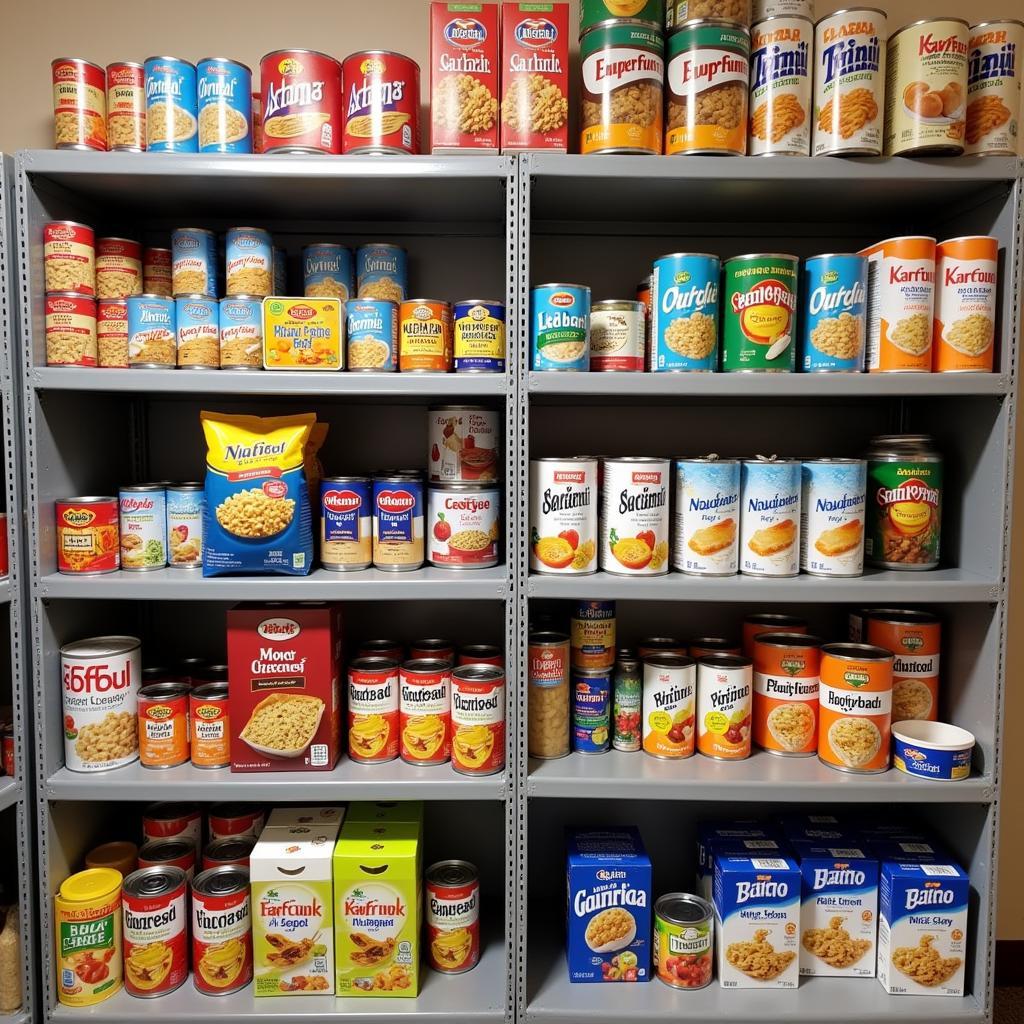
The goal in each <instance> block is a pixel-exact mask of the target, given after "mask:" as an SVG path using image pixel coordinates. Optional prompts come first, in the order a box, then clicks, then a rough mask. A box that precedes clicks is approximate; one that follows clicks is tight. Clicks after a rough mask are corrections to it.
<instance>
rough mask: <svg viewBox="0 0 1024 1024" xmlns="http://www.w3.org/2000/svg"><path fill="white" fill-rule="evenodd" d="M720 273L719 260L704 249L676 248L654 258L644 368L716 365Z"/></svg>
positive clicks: (663, 369) (710, 369)
mask: <svg viewBox="0 0 1024 1024" xmlns="http://www.w3.org/2000/svg"><path fill="white" fill-rule="evenodd" d="M720 277H721V263H720V261H719V259H718V257H717V256H712V255H710V254H708V253H692V252H676V253H671V254H669V255H667V256H659V257H658V259H656V260H655V261H654V273H653V274H652V275H651V285H650V298H651V347H650V354H649V357H648V363H647V368H648V369H649V370H651V371H652V372H654V373H659V372H672V373H676V372H679V371H681V370H689V371H700V372H705V373H708V372H713V371H714V370H715V369H717V367H718V352H717V348H718V288H719V279H720Z"/></svg>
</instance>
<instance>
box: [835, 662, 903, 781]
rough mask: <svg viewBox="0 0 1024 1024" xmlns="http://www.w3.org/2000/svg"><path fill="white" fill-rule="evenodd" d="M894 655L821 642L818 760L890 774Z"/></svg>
mask: <svg viewBox="0 0 1024 1024" xmlns="http://www.w3.org/2000/svg"><path fill="white" fill-rule="evenodd" d="M892 663H893V656H892V653H891V652H889V651H887V650H885V649H884V648H882V647H875V646H873V645H871V644H825V645H824V646H823V647H822V648H821V684H820V686H819V689H818V702H819V708H820V726H819V730H818V759H819V760H820V761H822V762H823V763H824V764H827V765H828V766H829V767H830V768H835V769H837V770H839V771H841V772H858V773H862V774H872V773H877V772H884V771H888V769H889V764H890V749H889V748H890V728H891V724H892V719H891V715H892Z"/></svg>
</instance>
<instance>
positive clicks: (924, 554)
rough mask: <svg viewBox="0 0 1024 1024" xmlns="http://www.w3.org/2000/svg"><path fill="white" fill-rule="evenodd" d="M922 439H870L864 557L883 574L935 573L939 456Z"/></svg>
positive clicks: (921, 436)
mask: <svg viewBox="0 0 1024 1024" xmlns="http://www.w3.org/2000/svg"><path fill="white" fill-rule="evenodd" d="M934 445H935V442H934V440H933V439H932V438H931V437H929V436H928V435H927V434H883V435H880V436H878V437H873V438H872V439H871V442H870V445H869V448H868V451H867V454H866V456H865V457H866V458H867V463H868V488H867V509H868V515H867V527H866V528H867V533H866V535H865V540H864V554H865V556H866V558H867V560H868V563H869V564H870V565H875V566H879V567H880V568H883V569H935V568H937V567H938V564H939V554H940V551H939V540H940V534H941V528H942V456H941V455H940V454H939V453H938V452H937V451H936V450H935V446H934Z"/></svg>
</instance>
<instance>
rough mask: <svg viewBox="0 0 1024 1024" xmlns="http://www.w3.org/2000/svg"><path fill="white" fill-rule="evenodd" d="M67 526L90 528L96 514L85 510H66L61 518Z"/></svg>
mask: <svg viewBox="0 0 1024 1024" xmlns="http://www.w3.org/2000/svg"><path fill="white" fill-rule="evenodd" d="M61 518H62V519H63V520H64V522H65V523H67V525H68V526H91V525H92V523H93V521H94V520H95V519H96V513H95V512H92V511H90V510H89V509H87V508H68V509H65V510H64V514H63V515H62V516H61Z"/></svg>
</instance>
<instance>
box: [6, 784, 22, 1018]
mask: <svg viewBox="0 0 1024 1024" xmlns="http://www.w3.org/2000/svg"><path fill="white" fill-rule="evenodd" d="M24 788H25V787H24V786H23V785H22V783H20V782H19V781H18V780H17V779H16V778H14V777H13V776H11V775H7V776H4V778H3V779H2V780H0V811H6V810H7V809H8V808H9V807H13V806H14V805H15V804H16V803H17V802H18V801H19V800H20V799H21V797H22V794H23V793H24ZM0 1024H2V1015H0Z"/></svg>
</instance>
